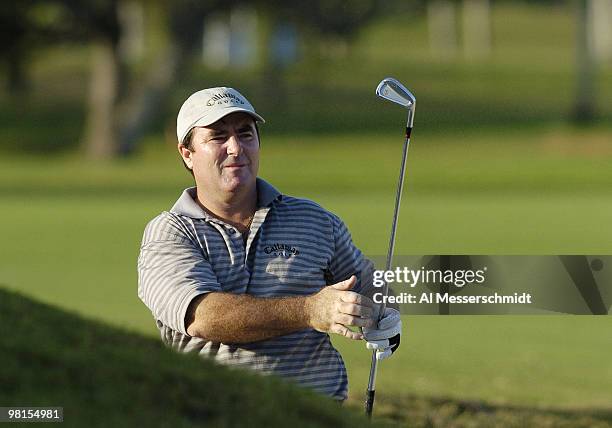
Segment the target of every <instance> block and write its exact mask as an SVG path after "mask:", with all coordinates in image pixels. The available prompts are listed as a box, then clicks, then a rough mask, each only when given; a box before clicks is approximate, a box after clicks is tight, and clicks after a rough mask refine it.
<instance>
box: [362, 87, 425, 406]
mask: <svg viewBox="0 0 612 428" xmlns="http://www.w3.org/2000/svg"><path fill="white" fill-rule="evenodd" d="M376 95H378V96H379V97H381V98H384V99H386V100H389V101H391V102H394V103H396V104H399V105H401V106H403V107H405V108H407V109H408V120H407V122H406V138H405V140H404V152H403V154H402V163H401V166H400V173H399V180H398V182H397V192H396V194H395V208H394V210H393V223H392V225H391V236H390V237H389V250H388V252H387V263H386V267H385V270H387V271H389V270H391V264H392V263H393V251H394V249H395V232H396V230H397V219H398V216H399V209H400V201H401V199H402V190H403V189H404V176H405V173H406V159H407V157H408V146H409V145H410V134H411V132H412V123H413V121H414V110H415V105H416V98H415V97H414V95H412V93H411V92H410V91H409V90H408V89H406V87H405V86H404V85H402V84H401V83H400V82H398V81H397V80H395V79H393V78H391V77H387V78H386V79H383V80H382V81H381V82H380V83H379V84H378V87H377V88H376ZM388 291H389V287H388V285H387V283H386V282H385V285H384V288H383V294H384V295H385V296H386V295H387V293H388ZM385 307H386V304H385V301H384V300H383V304H382V309H381V311H380V316H382V315H383V314H384V312H385ZM377 369H378V360H377V359H376V350H374V351H372V365H371V366H370V378H369V380H368V389H367V392H366V402H365V411H366V415H368V417H371V416H372V410H373V408H374V395H375V392H376V371H377Z"/></svg>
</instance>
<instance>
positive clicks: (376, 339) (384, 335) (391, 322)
mask: <svg viewBox="0 0 612 428" xmlns="http://www.w3.org/2000/svg"><path fill="white" fill-rule="evenodd" d="M362 331H363V337H364V339H365V340H366V342H367V343H366V347H367V348H368V349H373V350H374V349H375V350H376V359H377V360H384V359H385V358H388V357H390V356H391V354H393V353H394V352H395V350H396V349H397V348H399V344H400V338H401V336H402V318H401V317H400V313H399V311H398V310H397V309H393V308H386V309H385V315H384V316H383V317H382V319H381V320H380V321H378V328H376V329H374V328H367V327H363V329H362Z"/></svg>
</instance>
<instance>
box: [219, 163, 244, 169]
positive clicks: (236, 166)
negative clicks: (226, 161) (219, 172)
mask: <svg viewBox="0 0 612 428" xmlns="http://www.w3.org/2000/svg"><path fill="white" fill-rule="evenodd" d="M243 166H246V164H244V163H235V164H231V165H225V166H224V167H223V168H229V169H236V168H242V167H243Z"/></svg>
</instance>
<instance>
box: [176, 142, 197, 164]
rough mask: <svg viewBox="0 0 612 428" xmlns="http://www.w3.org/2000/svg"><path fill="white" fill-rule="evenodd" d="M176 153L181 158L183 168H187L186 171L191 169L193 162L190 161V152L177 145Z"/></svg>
mask: <svg viewBox="0 0 612 428" xmlns="http://www.w3.org/2000/svg"><path fill="white" fill-rule="evenodd" d="M178 151H179V154H180V155H181V157H182V158H183V162H184V163H185V166H186V167H187V169H193V161H192V159H191V150H189V149H188V148H187V147H185V146H183V145H182V144H179V145H178Z"/></svg>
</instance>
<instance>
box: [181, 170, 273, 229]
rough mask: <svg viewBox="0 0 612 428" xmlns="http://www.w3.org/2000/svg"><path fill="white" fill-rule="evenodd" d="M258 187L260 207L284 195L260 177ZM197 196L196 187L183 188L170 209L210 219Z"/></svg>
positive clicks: (192, 216)
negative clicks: (199, 203)
mask: <svg viewBox="0 0 612 428" xmlns="http://www.w3.org/2000/svg"><path fill="white" fill-rule="evenodd" d="M256 187H257V208H258V209H259V208H263V207H267V206H269V205H270V204H272V202H274V201H275V200H276V199H278V200H280V199H281V198H282V196H283V195H282V194H281V193H280V192H279V191H278V190H276V188H275V187H274V186H272V185H271V184H270V183H268V182H267V181H265V180H263V179H261V178H259V177H258V178H257V181H256ZM196 198H197V191H196V188H195V187H189V188H187V189H185V190H183V193H182V194H181V197H180V198H178V200H177V201H176V202H175V204H174V205H173V206H172V208H171V209H170V211H171V212H173V213H176V214H180V215H184V216H187V217H190V218H194V219H196V218H197V219H210V218H211V216H210V215H208V214H207V213H206V212H205V211H204V210H203V209H202V208H201V207H200V206H199V205H198V203H197V202H196Z"/></svg>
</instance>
